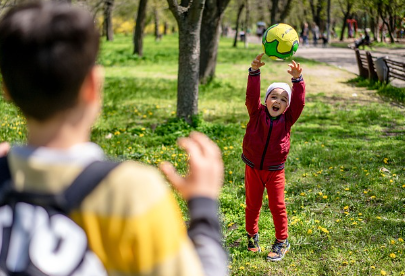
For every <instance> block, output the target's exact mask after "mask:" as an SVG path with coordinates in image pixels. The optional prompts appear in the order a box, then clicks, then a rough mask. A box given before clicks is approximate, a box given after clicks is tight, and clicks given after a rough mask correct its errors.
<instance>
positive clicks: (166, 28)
mask: <svg viewBox="0 0 405 276" xmlns="http://www.w3.org/2000/svg"><path fill="white" fill-rule="evenodd" d="M168 29H169V25H168V24H167V22H165V23H163V34H164V35H167V30H168Z"/></svg>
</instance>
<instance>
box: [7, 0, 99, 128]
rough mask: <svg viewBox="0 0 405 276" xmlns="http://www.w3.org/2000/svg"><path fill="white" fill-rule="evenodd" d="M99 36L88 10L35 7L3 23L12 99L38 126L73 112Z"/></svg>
mask: <svg viewBox="0 0 405 276" xmlns="http://www.w3.org/2000/svg"><path fill="white" fill-rule="evenodd" d="M99 39H100V36H99V33H98V31H97V29H96V27H95V25H94V21H93V18H92V16H91V15H90V14H89V13H88V12H87V11H85V10H84V9H79V8H78V7H73V6H71V5H69V4H66V3H61V2H59V3H58V2H54V1H48V2H34V3H33V2H31V3H27V4H23V5H19V6H16V7H14V8H12V9H10V10H9V11H8V12H7V13H6V14H5V15H4V16H3V18H2V19H1V20H0V70H1V74H2V76H3V81H4V83H5V86H6V87H7V89H8V92H9V94H10V96H11V99H12V100H13V101H14V103H15V104H16V105H17V106H18V107H19V108H20V109H21V111H22V112H23V113H24V115H25V116H27V117H32V118H34V119H36V120H39V121H44V120H46V119H48V118H50V117H51V116H52V115H54V114H56V113H57V112H60V111H63V110H66V109H68V108H71V107H73V106H74V105H75V104H76V103H77V98H78V92H79V90H80V87H81V85H82V84H83V81H84V79H85V77H86V76H87V75H88V73H89V72H90V70H91V69H92V67H93V66H94V64H95V62H96V58H97V53H98V49H99Z"/></svg>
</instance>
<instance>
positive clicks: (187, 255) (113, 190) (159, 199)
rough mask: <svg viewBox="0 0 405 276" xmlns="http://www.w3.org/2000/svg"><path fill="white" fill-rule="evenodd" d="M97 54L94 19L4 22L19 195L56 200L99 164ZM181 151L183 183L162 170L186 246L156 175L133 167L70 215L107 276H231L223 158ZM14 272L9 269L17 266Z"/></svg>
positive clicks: (190, 148)
mask: <svg viewBox="0 0 405 276" xmlns="http://www.w3.org/2000/svg"><path fill="white" fill-rule="evenodd" d="M98 49H99V34H98V32H97V31H96V29H95V26H94V22H93V18H92V16H91V15H90V14H88V13H87V12H85V11H83V10H80V9H79V8H74V7H72V6H69V5H67V4H60V3H57V2H53V1H49V2H44V3H41V2H35V3H28V4H24V5H21V6H17V7H15V8H13V9H11V10H10V11H8V12H7V13H6V14H5V15H4V17H3V18H2V19H1V20H0V70H1V74H2V76H3V88H4V94H5V97H6V98H7V99H9V100H11V101H13V102H14V103H15V105H16V106H17V107H19V108H20V110H21V111H22V112H23V114H24V116H25V117H26V121H27V130H28V139H27V145H23V146H14V147H12V148H11V149H10V151H9V152H8V156H7V162H8V165H9V167H10V171H11V178H12V179H13V182H14V185H15V187H14V188H15V189H16V190H18V191H30V192H36V193H59V192H61V191H62V190H64V189H65V188H66V187H68V186H69V185H70V184H71V183H72V181H73V180H74V179H75V178H76V176H77V175H78V174H79V173H80V172H81V171H83V169H84V168H85V167H86V166H87V165H88V164H90V163H92V162H93V161H96V160H103V159H105V156H104V154H103V151H102V150H101V148H100V147H99V146H98V145H96V144H94V143H91V142H89V141H90V129H91V126H92V124H93V123H94V121H95V120H96V118H97V117H98V114H99V112H100V108H101V89H102V83H103V71H102V68H100V67H99V66H96V65H95V61H96V57H97V53H98ZM179 144H180V146H181V147H183V148H184V149H185V150H186V152H187V153H188V154H190V155H191V158H190V160H189V169H190V172H189V175H188V176H187V177H186V178H182V177H180V176H179V175H178V174H177V173H176V171H175V170H174V168H173V167H172V166H171V165H170V164H168V163H164V164H163V165H162V166H161V169H162V171H163V172H164V173H165V175H166V177H167V179H168V180H169V181H171V183H172V185H173V186H174V187H175V188H176V189H178V191H179V192H180V194H181V195H182V196H183V197H184V198H185V199H186V200H187V201H188V206H189V213H190V219H191V220H190V229H189V235H190V238H191V240H190V238H189V237H188V236H187V231H186V229H185V226H184V222H183V220H182V217H181V213H180V210H179V207H178V204H177V202H176V200H175V199H174V197H173V195H172V193H171V192H170V190H169V189H168V188H167V187H166V185H165V181H164V180H163V178H162V177H161V175H160V173H159V172H158V171H157V170H156V169H154V168H152V167H149V166H145V165H142V164H140V163H136V162H131V161H127V162H123V163H122V164H120V165H118V166H117V167H116V168H115V169H113V170H112V171H111V172H110V173H109V175H108V176H107V177H106V178H104V179H103V180H102V181H101V182H100V183H99V184H98V186H97V187H96V188H95V189H94V190H93V191H92V192H91V193H90V194H89V195H88V196H87V197H86V198H85V199H84V201H83V202H82V204H81V205H80V207H79V208H78V209H77V210H74V211H73V212H72V213H71V214H69V215H70V217H71V218H72V219H73V220H74V221H75V222H76V223H77V224H78V225H79V226H80V227H81V228H82V229H83V230H84V231H85V233H86V235H87V239H88V242H89V246H90V248H91V250H92V251H93V252H94V253H95V254H96V255H97V256H98V258H99V259H100V260H101V262H102V264H103V265H104V267H105V269H106V270H107V273H108V275H120V276H122V275H173V276H178V275H185V276H189V275H225V274H226V273H227V271H226V266H227V260H226V254H225V252H224V250H223V249H222V247H221V235H220V226H219V222H218V218H217V198H218V194H219V191H220V187H221V185H222V179H223V164H222V159H221V154H220V150H219V149H218V147H217V146H216V145H215V144H214V143H213V142H212V141H210V140H209V139H208V138H207V137H206V136H204V135H202V134H200V133H192V134H191V135H190V137H189V138H183V139H180V140H179ZM7 150H8V149H7V148H5V149H3V151H7ZM12 246H13V244H12V243H10V247H12ZM19 250H21V248H20V249H19ZM30 257H32V256H30ZM34 257H38V256H34ZM15 262H16V264H15V266H13V264H11V265H10V264H9V263H7V269H9V270H10V269H11V268H12V267H17V266H18V265H20V264H21V260H18V259H16V260H15ZM10 267H11V268H10Z"/></svg>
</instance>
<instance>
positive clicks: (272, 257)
mask: <svg viewBox="0 0 405 276" xmlns="http://www.w3.org/2000/svg"><path fill="white" fill-rule="evenodd" d="M289 250H290V243H289V242H288V240H287V239H286V240H285V241H283V242H280V241H278V240H277V239H276V240H275V241H274V243H273V246H272V247H271V251H270V252H269V254H268V255H267V260H268V261H281V259H283V258H284V256H285V254H286V253H287V252H288V251H289Z"/></svg>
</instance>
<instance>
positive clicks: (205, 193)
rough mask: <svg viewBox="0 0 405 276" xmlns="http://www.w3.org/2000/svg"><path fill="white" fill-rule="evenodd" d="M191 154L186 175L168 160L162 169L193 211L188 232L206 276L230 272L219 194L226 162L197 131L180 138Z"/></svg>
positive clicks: (207, 139)
mask: <svg viewBox="0 0 405 276" xmlns="http://www.w3.org/2000/svg"><path fill="white" fill-rule="evenodd" d="M179 145H180V146H181V147H182V148H184V149H185V150H186V152H187V153H188V155H189V157H190V158H189V161H188V162H189V173H188V175H187V176H186V177H185V178H183V177H181V176H180V175H179V174H178V173H177V172H176V170H175V168H174V167H173V166H172V165H171V164H170V163H168V162H165V163H163V164H162V165H161V166H160V169H161V170H162V171H163V173H164V174H165V175H166V177H167V179H168V180H169V182H170V183H171V184H172V185H173V187H174V188H176V189H177V190H178V191H179V193H180V194H181V195H182V196H183V197H184V199H186V200H187V203H188V207H189V214H190V227H189V229H188V234H189V237H190V239H191V240H192V242H193V244H194V247H195V249H196V250H197V254H198V256H199V258H200V260H201V263H202V266H203V269H204V273H205V275H207V276H208V275H209V276H211V275H212V276H216V275H218V276H222V275H227V265H228V260H227V256H226V254H225V251H224V249H223V247H222V243H221V239H222V234H221V227H220V223H219V220H218V214H217V213H218V196H219V192H220V188H221V186H222V183H223V170H224V168H223V162H222V157H221V151H220V150H219V148H218V146H217V145H216V144H215V143H214V142H212V141H211V140H210V139H209V138H208V137H207V136H205V135H203V134H201V133H198V132H194V133H191V134H190V137H188V138H182V139H180V140H179Z"/></svg>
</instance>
